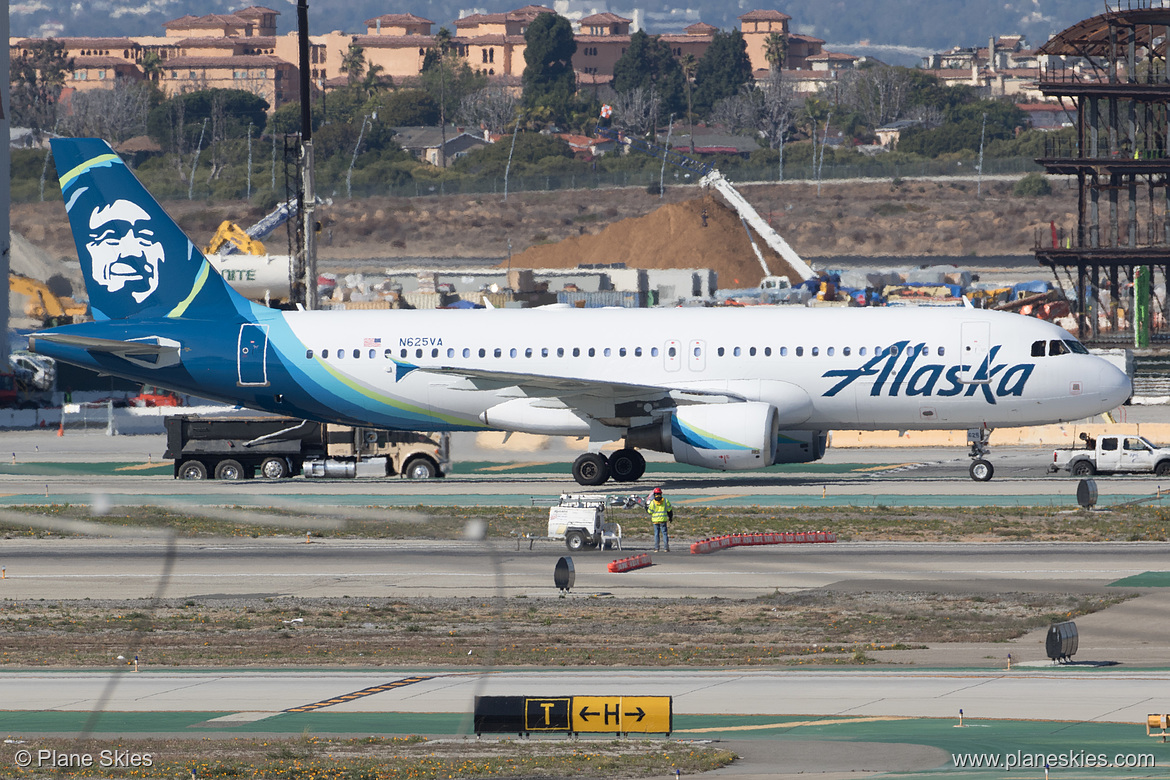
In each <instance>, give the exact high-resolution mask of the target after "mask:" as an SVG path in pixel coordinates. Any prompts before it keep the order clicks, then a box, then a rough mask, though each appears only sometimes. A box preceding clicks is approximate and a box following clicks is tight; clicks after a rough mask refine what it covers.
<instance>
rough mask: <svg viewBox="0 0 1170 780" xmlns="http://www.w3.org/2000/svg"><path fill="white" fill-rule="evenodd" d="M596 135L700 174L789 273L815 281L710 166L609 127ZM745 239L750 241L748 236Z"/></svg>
mask: <svg viewBox="0 0 1170 780" xmlns="http://www.w3.org/2000/svg"><path fill="white" fill-rule="evenodd" d="M597 134H598V135H600V136H602V137H604V138H608V139H610V140H612V141H616V142H618V143H624V144H627V145H628V146H632V147H634V148H635V149H640V150H642V151H644V152H646V153H647V154H650V155H653V156H654V157H657V158H658V159H660V160H665V161H666V162H668V163H670V164H671V165H675V166H677V167H679V168H682V169H684V170H687V171H692V172H695V173H700V174H702V178H701V179H700V180H699V184H701V185H703V186H704V187H713V188H714V189H715V190H716V191H717V192H718V193H719V194H720V195H722V196H723V199H724V200H726V201H727V204H728V205H729V206H731V208H732V209H734V210H735V213H736V214H738V215H739V218H740V219H741V220H742V221H743V222H744V223H745V225H751V226H752V228H754V229H755V231H756V234H757V235H759V237H760V238H762V239H764V243H765V244H767V245H768V246H770V247H772V249H773V250H775V252H776V254H778V255H780V257H782V258H784V260H785V262H787V263H788V265H789V266H791V267H792V270H793V271H795V272H796V273H798V274H800V278H801V279H802V280H807V279H815V278H817V272H816V271H814V270H813V269H812V266H810V265H809V264H808V263H806V262H804V260H803V259H801V257H800V255H798V254H797V253H796V250H794V249H793V248H792V246H791V245H790V244H789V243H788V242H787V241H785V240H784V238H783V237H782V236H781V235H780V234H779V233H777V232H776V231H775V230H773V229H772V226H771V225H769V224H768V221H767V220H766V219H764V218H763V217H761V216H760V213H759V212H758V211H756V210H755V208H754V207H753V206H752V204H750V203H748V201H747V199H746V198H744V197H743V196H742V195H740V194H739V192H738V191H737V190H736V189H735V187H733V186H732V185H731V182H730V181H728V180H727V178H726V177H724V175H723V174H722V173H720V172H719V170H718V169H716V168H715V167H714V166H712V165H711V164H710V163H705V162H701V161H699V160H695V159H693V158H691V157H687V156H686V155H685V154H681V153H679V152H677V151H675V150H674V149H667V148H666V147H663V146H659V145H657V144H653V143H650V142H649V141H645V140H643V139H641V138H635V137H634V136H629V135H623V134H622V133H620V132H619V131H618V130H616V129H615V128H612V127H598V128H597ZM748 238H749V239H750V238H751V233H748ZM751 243H752V249H753V250H755V253H756V259H757V260H758V261H759V263H760V265H761V266H762V267H763V269H764V276H771V274H772V272H771V271H770V270H768V264H767V263H766V262H764V256H763V255H762V254H761V253H760V251H759V248H758V247H756V243H755V241H752V242H751Z"/></svg>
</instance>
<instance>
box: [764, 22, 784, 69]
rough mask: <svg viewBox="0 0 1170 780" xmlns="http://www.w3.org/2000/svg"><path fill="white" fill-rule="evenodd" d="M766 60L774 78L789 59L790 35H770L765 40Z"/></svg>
mask: <svg viewBox="0 0 1170 780" xmlns="http://www.w3.org/2000/svg"><path fill="white" fill-rule="evenodd" d="M764 59H766V60H767V61H768V69H769V70H771V71H772V78H775V77H776V74H777V73H779V72H780V69H781V68H783V67H784V62H785V61H786V60H787V59H788V34H787V33H775V32H774V33H769V34H768V37H767V38H765V39H764Z"/></svg>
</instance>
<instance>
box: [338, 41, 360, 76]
mask: <svg viewBox="0 0 1170 780" xmlns="http://www.w3.org/2000/svg"><path fill="white" fill-rule="evenodd" d="M341 72H342V73H344V74H345V81H346V83H347V84H349V85H350V86H353V85H354V84H357V83H358V82H359V81H361V80H362V76H364V75H365V73H366V50H365V49H363V48H362V47H361V46H359V45H358V44H356V43H351V44H350V45H349V48H348V49H346V52H345V54H343V55H342V56H341Z"/></svg>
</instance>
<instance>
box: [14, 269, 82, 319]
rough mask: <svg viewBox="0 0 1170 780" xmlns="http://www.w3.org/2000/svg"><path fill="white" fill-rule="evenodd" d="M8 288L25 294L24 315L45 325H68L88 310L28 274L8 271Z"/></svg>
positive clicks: (80, 317)
mask: <svg viewBox="0 0 1170 780" xmlns="http://www.w3.org/2000/svg"><path fill="white" fill-rule="evenodd" d="M8 289H9V290H11V291H12V292H16V293H20V294H21V295H23V296H25V297H26V298H27V299H28V300H27V301H26V302H25V305H24V313H25V315H26V316H28V317H32V318H34V319H38V320H41V321H42V322H44V323H45V325H49V326H54V325H68V324H70V323H72V322H74V321H75V320H79V319H84V318H85V315H86V312H88V311H89V307H88V306H86V305H85V304H84V303H79V302H78V301H75V300H73V299H72V298H69V297H67V296H57V295H54V294H53V292H52V291H51V290H50V289H49V286H48V285H47V284H45V283H44V282H42V281H39V280H37V279H32V278H30V277H28V276H21V275H20V274H13V273H10V274H9V275H8Z"/></svg>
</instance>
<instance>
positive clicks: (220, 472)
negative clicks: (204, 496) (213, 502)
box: [215, 458, 244, 480]
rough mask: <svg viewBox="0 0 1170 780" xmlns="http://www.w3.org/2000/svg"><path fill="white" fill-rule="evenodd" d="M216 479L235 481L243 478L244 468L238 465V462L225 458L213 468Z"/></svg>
mask: <svg viewBox="0 0 1170 780" xmlns="http://www.w3.org/2000/svg"><path fill="white" fill-rule="evenodd" d="M215 478H216V479H228V480H236V479H243V478H244V467H243V466H241V465H240V462H239V461H238V460H232V459H231V458H226V459H224V460H221V461H220V462H219V463H217V464H216V466H215Z"/></svg>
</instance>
